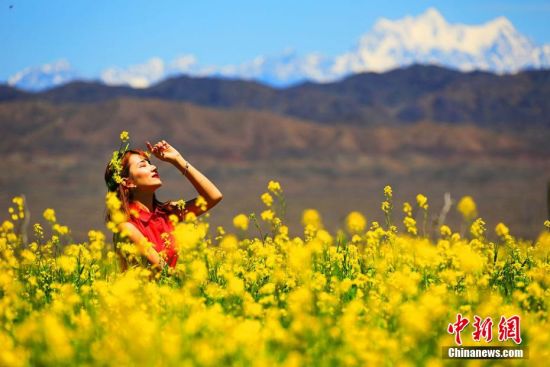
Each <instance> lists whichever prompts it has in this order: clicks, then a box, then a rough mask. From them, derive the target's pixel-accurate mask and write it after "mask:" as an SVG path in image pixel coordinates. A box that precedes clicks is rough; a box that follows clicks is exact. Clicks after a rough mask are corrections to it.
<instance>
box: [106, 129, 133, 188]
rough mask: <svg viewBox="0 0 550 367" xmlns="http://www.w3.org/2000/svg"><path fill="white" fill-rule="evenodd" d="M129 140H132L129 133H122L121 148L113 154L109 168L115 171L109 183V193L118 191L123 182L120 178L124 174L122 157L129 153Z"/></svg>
mask: <svg viewBox="0 0 550 367" xmlns="http://www.w3.org/2000/svg"><path fill="white" fill-rule="evenodd" d="M128 140H130V135H128V132H127V131H123V132H121V133H120V147H119V148H118V150H115V151H114V152H113V157H112V158H111V161H110V162H109V168H110V169H111V170H112V171H113V175H112V176H111V177H110V178H109V181H108V182H107V188H108V189H109V191H116V189H117V187H118V185H119V184H120V183H121V182H122V177H120V173H121V172H122V157H124V153H126V152H127V151H128V147H129V146H130V143H129V142H128ZM124 143H126V145H124Z"/></svg>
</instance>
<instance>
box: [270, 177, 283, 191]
mask: <svg viewBox="0 0 550 367" xmlns="http://www.w3.org/2000/svg"><path fill="white" fill-rule="evenodd" d="M267 189H268V190H269V191H271V192H272V193H274V194H277V193H280V192H282V191H283V190H282V189H281V184H280V183H279V182H277V181H273V180H271V181H269V183H268V184H267Z"/></svg>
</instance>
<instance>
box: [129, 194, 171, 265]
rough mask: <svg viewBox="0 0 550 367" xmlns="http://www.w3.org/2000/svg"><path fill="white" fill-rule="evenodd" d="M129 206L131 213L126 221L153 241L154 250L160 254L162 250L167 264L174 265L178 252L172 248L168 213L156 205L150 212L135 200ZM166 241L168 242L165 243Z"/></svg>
mask: <svg viewBox="0 0 550 367" xmlns="http://www.w3.org/2000/svg"><path fill="white" fill-rule="evenodd" d="M129 208H130V213H131V215H130V218H129V219H128V221H129V222H130V223H132V224H133V225H135V226H136V227H137V229H139V231H140V232H141V233H142V234H143V235H144V236H145V237H147V239H148V240H149V241H150V242H151V243H153V246H154V248H155V250H157V252H158V253H159V254H161V256H162V255H163V252H164V258H165V259H166V263H167V264H168V265H169V266H171V267H175V266H176V263H177V261H178V253H177V252H176V249H175V248H174V237H173V236H172V231H173V230H174V226H173V225H172V222H170V220H169V219H168V215H169V214H166V213H165V212H163V211H162V210H161V209H160V207H158V206H155V210H154V211H153V212H150V211H149V210H148V209H147V208H145V206H144V205H140V204H137V203H136V202H131V203H130V205H129ZM132 209H133V210H135V211H136V212H137V213H138V215H137V217H134V215H133V214H132ZM165 233H166V234H165ZM163 235H164V236H163ZM163 237H164V238H163ZM165 239H166V240H165ZM166 241H169V242H168V243H167V244H166Z"/></svg>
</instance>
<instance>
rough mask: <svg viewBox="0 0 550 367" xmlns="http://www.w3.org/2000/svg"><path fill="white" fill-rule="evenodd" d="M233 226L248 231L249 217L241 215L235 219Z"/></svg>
mask: <svg viewBox="0 0 550 367" xmlns="http://www.w3.org/2000/svg"><path fill="white" fill-rule="evenodd" d="M233 226H234V227H235V228H237V229H240V230H243V231H246V230H247V229H248V216H246V215H244V214H239V215H237V216H235V217H234V218H233Z"/></svg>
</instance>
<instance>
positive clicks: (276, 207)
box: [0, 181, 550, 366]
mask: <svg viewBox="0 0 550 367" xmlns="http://www.w3.org/2000/svg"><path fill="white" fill-rule="evenodd" d="M392 195H393V194H392V190H391V188H390V187H389V186H388V187H386V188H384V191H383V198H382V197H381V199H382V205H381V209H382V211H383V212H384V216H385V221H384V223H377V222H369V221H368V218H365V216H364V215H363V214H362V213H361V212H360V211H351V212H350V214H349V215H348V217H347V218H346V220H345V223H344V228H342V229H341V230H339V231H337V232H336V233H329V232H328V231H327V230H326V229H324V227H323V221H322V217H321V215H320V213H318V212H317V211H316V210H314V209H309V208H308V209H305V210H304V215H303V218H302V223H303V235H302V236H300V237H291V236H289V228H288V227H287V226H286V225H285V221H284V214H285V213H284V212H285V208H286V203H285V199H284V195H283V189H282V188H281V186H280V184H279V183H278V182H274V181H271V182H270V183H269V185H268V190H267V192H266V193H264V194H263V195H262V196H261V200H262V201H263V203H264V204H265V206H266V209H265V211H264V212H262V213H261V214H260V215H258V216H256V215H254V214H252V215H245V214H239V215H236V216H235V219H234V221H233V224H234V228H232V229H231V228H217V229H215V230H214V229H212V230H209V228H208V222H207V219H208V218H207V215H206V216H203V217H199V218H192V217H189V218H187V220H186V221H184V222H181V223H177V224H176V229H175V231H174V236H175V238H176V240H177V245H178V251H179V256H180V257H179V260H178V265H177V266H176V268H175V269H170V270H168V269H164V270H163V271H162V272H160V273H159V272H155V270H154V269H152V268H150V267H149V266H147V265H146V264H144V263H143V261H141V262H142V263H143V265H137V266H135V267H133V268H131V269H130V270H128V271H126V272H121V271H120V270H119V264H118V259H117V255H116V254H115V249H114V247H113V244H112V241H111V240H110V238H109V239H107V238H105V235H104V234H103V233H102V232H101V231H97V230H90V231H89V239H88V241H87V242H85V243H72V241H70V229H69V228H67V227H66V226H63V225H62V224H60V223H58V222H57V219H56V216H55V211H54V209H48V210H46V211H45V212H44V214H43V216H44V219H45V220H46V222H45V223H47V228H43V227H42V225H41V224H39V223H36V224H34V225H33V226H32V227H31V228H30V229H31V231H32V232H33V234H29V235H28V239H27V240H26V241H25V236H24V235H23V234H22V233H21V228H22V227H23V223H24V221H25V207H24V202H23V199H22V198H20V197H16V198H14V200H13V202H14V207H12V208H9V218H10V219H9V220H6V221H4V222H3V223H2V224H1V227H0V345H1V346H2V348H0V366H50V365H51V366H76V365H78V366H86V365H89V366H92V365H94V366H95V365H100V366H129V365H130V366H221V365H239V366H241V365H242V366H273V365H281V366H417V365H418V366H424V365H426V366H439V365H458V364H459V363H460V362H464V365H472V366H477V365H485V364H486V363H487V362H493V365H533V366H540V365H544V364H545V363H546V362H547V361H548V360H549V359H550V325H549V323H548V306H549V305H550V291H549V290H548V287H549V285H550V222H548V221H546V222H545V223H544V225H543V224H542V223H541V235H540V236H539V238H538V239H537V240H536V241H534V242H529V241H525V240H518V239H516V238H515V237H513V234H511V233H510V232H509V230H508V228H507V227H506V226H505V225H504V224H502V223H501V224H499V225H498V226H497V227H496V228H495V229H492V230H494V231H495V235H496V236H497V237H498V240H497V241H489V240H488V239H487V229H486V228H485V223H484V222H483V220H482V219H481V218H479V217H477V212H476V208H475V202H474V201H473V199H472V198H470V197H466V198H465V199H464V200H463V201H461V203H460V205H459V207H458V209H459V210H460V211H461V213H462V214H463V216H464V221H465V223H466V224H467V225H468V228H470V231H469V232H468V233H464V234H462V235H461V234H459V233H457V232H455V231H453V229H451V228H449V227H448V226H447V225H444V224H443V225H442V226H441V228H440V229H438V233H437V235H436V236H434V235H430V233H429V232H430V231H429V230H428V229H427V223H426V222H427V218H428V210H429V208H430V206H429V202H428V198H426V197H425V196H423V195H421V194H419V195H418V196H417V197H416V198H415V200H414V201H413V204H411V203H404V204H403V205H402V209H403V210H402V211H401V212H402V213H403V214H402V215H401V213H395V208H394V204H395V203H394V202H393V200H392ZM106 200H107V206H108V207H109V209H110V210H111V211H112V213H113V214H114V215H113V216H112V218H113V220H115V221H117V222H118V221H123V220H124V219H125V218H124V215H123V214H122V213H121V212H119V209H120V203H118V202H117V199H116V197H113V196H107V198H106ZM396 207H397V206H396ZM395 217H400V218H401V219H399V221H398V222H397V221H396V222H395V223H394V220H395V219H394V218H395ZM397 225H399V226H401V225H402V227H403V228H405V230H404V232H403V233H400V232H399V231H398V228H397ZM108 228H109V229H110V230H112V231H116V222H115V223H109V225H108ZM210 232H215V235H214V236H211V235H209V233H210ZM46 233H47V234H46ZM109 237H111V236H110V235H109ZM120 251H121V252H122V253H123V254H124V255H125V256H127V257H129V258H136V260H138V261H140V259H139V256H138V255H137V253H136V249H135V248H134V246H133V245H132V244H130V243H121V244H120ZM459 313H460V314H461V315H462V316H463V317H466V318H467V319H468V320H469V322H470V323H469V324H468V325H467V326H466V327H465V328H464V329H463V331H462V333H461V338H462V346H517V347H522V348H528V353H529V357H528V358H527V359H518V360H498V361H496V360H493V361H490V360H479V359H478V360H461V361H456V360H450V359H444V358H442V357H443V356H442V347H446V346H447V347H449V346H456V345H457V344H456V342H455V335H454V334H453V333H450V332H449V331H448V328H449V327H450V326H451V325H450V324H453V323H455V322H456V321H457V314H459ZM476 315H477V316H479V317H480V318H481V319H485V318H487V317H491V319H492V320H493V339H492V340H491V341H487V340H484V339H483V338H482V340H480V341H475V340H474V338H473V336H472V332H473V331H474V327H473V324H474V316H476ZM514 315H517V316H519V318H520V321H521V324H520V327H521V328H520V330H518V332H519V333H520V336H521V343H520V344H519V345H518V344H517V343H516V342H515V341H514V340H512V339H511V338H508V339H506V340H503V341H500V340H499V338H498V337H499V334H500V332H499V327H498V324H499V320H500V319H501V316H504V317H505V318H510V317H512V316H514Z"/></svg>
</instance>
